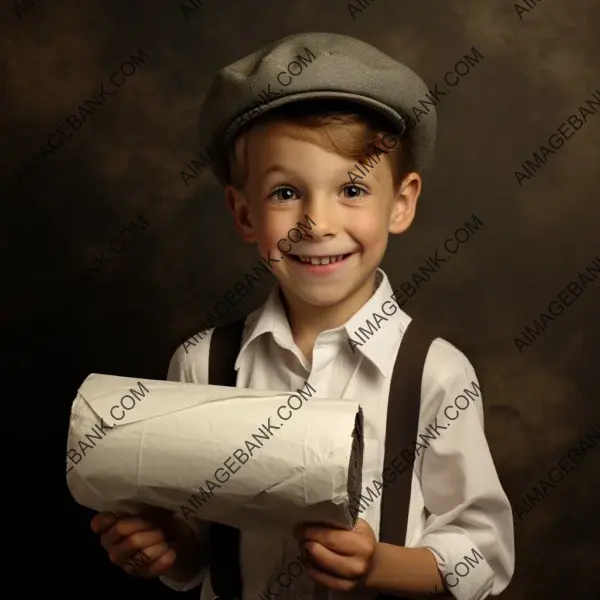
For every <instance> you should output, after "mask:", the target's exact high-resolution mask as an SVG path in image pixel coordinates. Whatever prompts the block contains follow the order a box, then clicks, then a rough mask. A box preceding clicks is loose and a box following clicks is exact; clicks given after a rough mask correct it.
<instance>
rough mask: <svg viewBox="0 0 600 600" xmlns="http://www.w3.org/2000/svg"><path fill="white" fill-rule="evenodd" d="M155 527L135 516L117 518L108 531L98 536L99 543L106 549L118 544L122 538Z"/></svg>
mask: <svg viewBox="0 0 600 600" xmlns="http://www.w3.org/2000/svg"><path fill="white" fill-rule="evenodd" d="M151 529H156V525H154V524H153V523H150V522H149V521H146V520H145V519H142V518H140V517H137V516H132V517H123V518H122V519H119V520H118V521H117V522H116V523H115V524H114V525H113V526H112V527H111V528H110V529H109V530H108V531H106V532H105V533H104V534H102V536H100V543H101V544H102V546H103V547H104V548H105V549H106V550H110V549H111V548H112V547H113V546H114V545H116V544H119V543H120V542H121V541H122V540H123V539H124V538H126V537H129V536H130V535H132V534H134V533H138V532H140V531H148V530H151Z"/></svg>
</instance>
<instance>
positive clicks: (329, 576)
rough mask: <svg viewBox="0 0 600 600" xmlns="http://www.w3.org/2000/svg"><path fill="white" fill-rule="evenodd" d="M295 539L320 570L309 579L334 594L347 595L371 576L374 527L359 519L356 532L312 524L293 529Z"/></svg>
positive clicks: (315, 570)
mask: <svg viewBox="0 0 600 600" xmlns="http://www.w3.org/2000/svg"><path fill="white" fill-rule="evenodd" d="M294 537H295V538H296V539H297V540H298V542H299V546H300V548H301V549H305V550H306V553H307V555H308V557H309V559H310V562H312V563H313V564H314V565H315V566H316V567H317V568H315V569H312V568H308V569H307V572H308V574H309V576H310V577H311V578H312V579H314V580H315V581H317V582H318V583H321V584H322V585H325V586H327V587H328V588H330V589H332V590H339V591H342V592H348V591H350V590H353V589H354V588H355V587H357V586H358V585H359V584H360V583H361V582H362V581H363V579H364V578H365V577H366V575H367V574H368V572H369V569H370V567H371V560H372V557H373V554H374V552H375V546H376V545H377V541H376V539H375V533H374V532H373V530H372V529H371V526H370V525H369V524H368V523H367V522H366V521H364V520H363V519H358V521H357V522H356V529H355V530H354V531H345V530H344V529H334V528H331V527H323V526H320V525H312V524H310V523H301V524H300V525H296V526H295V527H294Z"/></svg>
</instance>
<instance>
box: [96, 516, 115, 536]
mask: <svg viewBox="0 0 600 600" xmlns="http://www.w3.org/2000/svg"><path fill="white" fill-rule="evenodd" d="M116 520H117V517H116V516H115V515H114V514H113V513H111V512H99V513H98V514H97V515H96V516H95V517H94V518H93V519H92V520H91V521H90V527H91V528H92V531H93V532H94V533H104V532H105V531H106V530H107V529H108V528H109V527H111V526H112V525H113V524H114V523H115V522H116Z"/></svg>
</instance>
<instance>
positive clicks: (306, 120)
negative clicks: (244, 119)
mask: <svg viewBox="0 0 600 600" xmlns="http://www.w3.org/2000/svg"><path fill="white" fill-rule="evenodd" d="M273 122H283V123H285V124H286V125H288V126H289V127H290V130H291V132H290V135H291V136H292V137H294V138H296V139H299V140H304V141H308V142H312V143H314V144H318V145H319V146H321V147H322V148H324V149H326V150H333V151H334V152H336V153H338V154H340V155H341V156H345V157H347V158H350V159H355V160H357V161H359V160H362V159H364V158H365V157H368V156H369V155H371V156H373V157H374V158H375V162H376V163H378V162H379V158H377V157H380V156H381V155H382V154H383V156H384V157H385V159H387V160H388V161H389V163H390V167H391V169H392V174H393V182H394V187H395V188H396V189H398V187H399V186H400V184H401V183H402V180H403V179H404V177H406V175H407V174H408V173H409V172H410V171H411V169H412V160H411V156H410V154H411V153H410V148H409V140H408V138H407V136H403V137H398V134H397V132H396V131H395V128H394V127H393V126H392V125H391V123H390V122H389V121H388V120H387V119H386V118H385V117H384V116H383V115H381V114H380V113H378V112H377V111H375V110H373V109H371V108H367V107H363V106H361V105H358V104H356V103H351V102H349V101H347V100H335V101H332V100H304V101H301V102H294V103H291V104H286V105H284V106H282V107H281V108H276V109H273V110H271V111H268V112H266V113H265V114H264V115H261V116H259V117H256V118H255V119H253V120H252V121H250V122H249V123H248V124H246V125H244V126H243V127H242V128H241V129H240V131H239V132H238V133H237V134H236V136H235V138H234V140H233V142H232V143H231V144H230V146H229V177H228V179H229V181H230V183H231V184H232V185H234V186H235V187H237V188H238V189H242V188H243V187H244V185H245V182H246V179H247V177H248V173H247V170H246V168H245V165H246V158H247V151H246V148H247V146H246V140H245V138H246V136H245V134H246V133H248V131H250V129H252V128H253V127H259V126H262V125H266V124H270V123H273ZM389 138H393V140H394V144H390V145H388V143H387V141H386V140H388V139H389ZM377 149H379V152H378V153H377ZM360 169H361V167H358V168H356V167H355V168H353V169H352V172H353V173H355V174H356V175H357V177H361V176H362V174H361V170H360ZM349 180H350V179H349ZM354 181H356V179H354Z"/></svg>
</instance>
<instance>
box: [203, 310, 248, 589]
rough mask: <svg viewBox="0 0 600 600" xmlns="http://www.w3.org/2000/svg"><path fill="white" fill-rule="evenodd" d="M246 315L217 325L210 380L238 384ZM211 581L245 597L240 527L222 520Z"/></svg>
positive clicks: (213, 546) (214, 527)
mask: <svg viewBox="0 0 600 600" xmlns="http://www.w3.org/2000/svg"><path fill="white" fill-rule="evenodd" d="M244 322H245V319H241V320H239V321H234V322H233V323H229V324H228V325H223V326H222V327H217V328H216V329H215V330H214V331H213V334H212V337H211V340H210V350H209V357H208V383H209V384H210V385H226V386H230V387H235V384H236V379H237V377H236V375H237V374H236V370H235V361H236V358H237V356H238V354H239V352H240V346H241V342H242V332H243V330H244ZM209 537H210V583H211V585H212V588H213V591H214V593H215V594H216V596H215V598H221V599H222V600H225V599H232V600H233V599H237V600H239V599H240V598H241V597H242V585H243V582H242V570H241V567H240V530H239V529H237V528H235V527H230V526H229V525H223V524H221V523H211V524H210V527H209Z"/></svg>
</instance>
